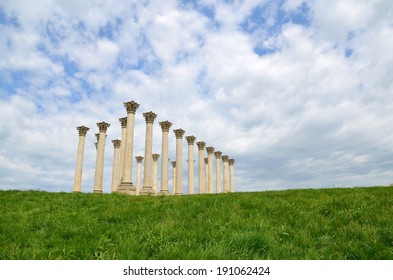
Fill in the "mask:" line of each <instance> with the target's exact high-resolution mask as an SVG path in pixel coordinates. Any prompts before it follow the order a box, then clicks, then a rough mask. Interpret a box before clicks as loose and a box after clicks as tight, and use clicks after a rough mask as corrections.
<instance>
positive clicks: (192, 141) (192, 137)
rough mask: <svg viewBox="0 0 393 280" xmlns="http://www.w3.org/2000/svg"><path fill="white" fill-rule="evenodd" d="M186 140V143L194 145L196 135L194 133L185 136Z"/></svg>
mask: <svg viewBox="0 0 393 280" xmlns="http://www.w3.org/2000/svg"><path fill="white" fill-rule="evenodd" d="M186 140H187V143H188V145H194V142H195V140H196V137H195V136H194V135H191V136H186Z"/></svg>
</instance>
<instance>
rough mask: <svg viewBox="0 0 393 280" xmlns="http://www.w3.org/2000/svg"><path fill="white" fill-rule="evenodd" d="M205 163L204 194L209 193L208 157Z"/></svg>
mask: <svg viewBox="0 0 393 280" xmlns="http://www.w3.org/2000/svg"><path fill="white" fill-rule="evenodd" d="M204 161H205V170H206V171H205V186H204V193H209V159H208V158H207V157H206V158H204Z"/></svg>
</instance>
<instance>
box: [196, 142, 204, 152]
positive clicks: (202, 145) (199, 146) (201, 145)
mask: <svg viewBox="0 0 393 280" xmlns="http://www.w3.org/2000/svg"><path fill="white" fill-rule="evenodd" d="M196 144H197V146H198V150H203V149H205V146H206V143H205V142H203V141H200V142H196Z"/></svg>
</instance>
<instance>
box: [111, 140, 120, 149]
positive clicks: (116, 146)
mask: <svg viewBox="0 0 393 280" xmlns="http://www.w3.org/2000/svg"><path fill="white" fill-rule="evenodd" d="M112 143H113V147H114V148H115V149H116V148H120V144H121V140H119V139H115V140H112Z"/></svg>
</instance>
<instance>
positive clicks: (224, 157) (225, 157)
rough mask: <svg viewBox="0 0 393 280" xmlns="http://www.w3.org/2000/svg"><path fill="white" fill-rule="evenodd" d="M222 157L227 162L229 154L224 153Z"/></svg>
mask: <svg viewBox="0 0 393 280" xmlns="http://www.w3.org/2000/svg"><path fill="white" fill-rule="evenodd" d="M221 158H222V161H223V162H226V161H228V159H229V156H227V155H223V156H222V157H221Z"/></svg>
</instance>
